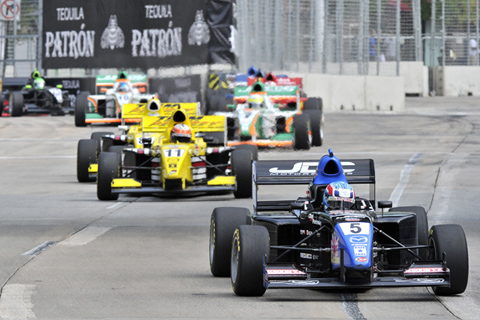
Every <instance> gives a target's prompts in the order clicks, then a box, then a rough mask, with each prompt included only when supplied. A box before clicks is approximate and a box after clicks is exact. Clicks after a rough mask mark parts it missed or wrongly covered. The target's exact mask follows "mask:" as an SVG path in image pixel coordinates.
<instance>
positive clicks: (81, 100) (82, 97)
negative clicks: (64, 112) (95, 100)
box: [75, 91, 90, 127]
mask: <svg viewBox="0 0 480 320" xmlns="http://www.w3.org/2000/svg"><path fill="white" fill-rule="evenodd" d="M89 95H90V92H88V91H82V92H80V93H79V94H78V95H77V99H76V100H75V126H76V127H86V126H87V123H86V122H85V120H86V117H87V109H88V96H89Z"/></svg>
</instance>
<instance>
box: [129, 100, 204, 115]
mask: <svg viewBox="0 0 480 320" xmlns="http://www.w3.org/2000/svg"><path fill="white" fill-rule="evenodd" d="M147 103H148V102H144V103H128V104H124V105H123V112H122V118H123V119H140V118H142V117H143V116H144V114H145V107H146V105H147ZM178 107H180V108H182V109H183V110H185V111H186V112H187V114H188V115H189V116H195V115H198V114H200V103H199V102H183V103H162V104H161V107H160V108H161V110H160V112H159V114H160V115H162V116H171V115H172V114H173V112H174V111H175V110H177V109H178Z"/></svg>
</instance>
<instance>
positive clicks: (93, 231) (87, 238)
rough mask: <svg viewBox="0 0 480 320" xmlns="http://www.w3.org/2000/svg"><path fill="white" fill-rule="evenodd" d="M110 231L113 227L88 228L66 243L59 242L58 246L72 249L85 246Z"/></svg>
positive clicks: (71, 237) (68, 239)
mask: <svg viewBox="0 0 480 320" xmlns="http://www.w3.org/2000/svg"><path fill="white" fill-rule="evenodd" d="M110 229H112V227H86V228H85V229H83V230H81V231H80V232H77V233H75V234H74V235H72V236H70V237H69V238H67V239H65V240H64V241H62V242H59V243H58V245H61V246H70V247H73V246H83V245H86V244H88V243H90V242H92V241H94V240H95V239H97V238H98V237H100V236H101V235H103V234H104V233H106V232H107V231H109V230H110Z"/></svg>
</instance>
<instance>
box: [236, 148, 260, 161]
mask: <svg viewBox="0 0 480 320" xmlns="http://www.w3.org/2000/svg"><path fill="white" fill-rule="evenodd" d="M235 150H248V151H250V152H251V153H252V160H255V161H257V160H258V147H257V146H255V145H253V144H239V145H238V146H236V147H235Z"/></svg>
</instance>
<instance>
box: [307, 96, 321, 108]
mask: <svg viewBox="0 0 480 320" xmlns="http://www.w3.org/2000/svg"><path fill="white" fill-rule="evenodd" d="M303 110H304V111H305V110H319V111H321V110H322V98H308V99H307V101H305V102H304V103H303Z"/></svg>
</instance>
